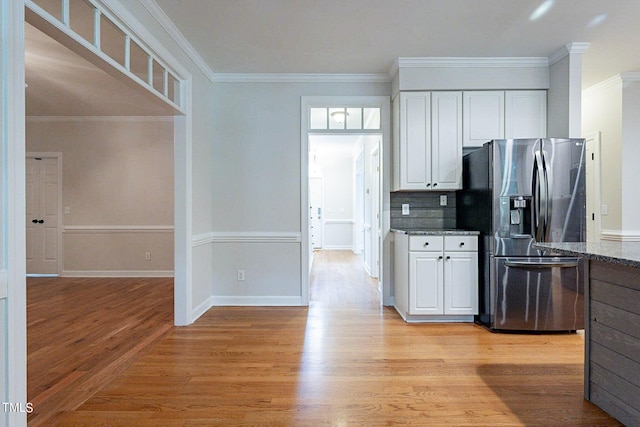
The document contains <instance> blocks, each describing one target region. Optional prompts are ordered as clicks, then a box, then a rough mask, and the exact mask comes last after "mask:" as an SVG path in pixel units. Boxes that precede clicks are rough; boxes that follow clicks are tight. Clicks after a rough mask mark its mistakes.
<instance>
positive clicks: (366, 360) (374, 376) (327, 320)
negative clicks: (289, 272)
mask: <svg viewBox="0 0 640 427" xmlns="http://www.w3.org/2000/svg"><path fill="white" fill-rule="evenodd" d="M323 255H327V256H334V255H335V256H338V255H339V254H323ZM354 259H355V258H352V261H353V260H354ZM322 260H323V258H322V257H319V258H317V259H316V261H320V262H318V263H317V264H315V265H314V272H313V274H314V284H313V286H314V287H315V286H318V287H322V286H330V285H332V284H333V283H335V282H340V281H341V279H340V277H339V276H340V275H339V274H338V275H337V276H335V275H334V273H335V272H336V270H342V269H343V268H344V269H345V271H346V270H349V269H347V268H346V266H345V265H340V266H338V265H336V264H333V265H332V266H331V265H327V264H324V263H323V262H321V261H322ZM348 263H349V264H352V267H354V268H357V269H360V268H362V267H361V265H359V264H357V263H355V262H351V261H350V262H348ZM323 270H334V273H331V274H329V273H328V271H323ZM360 272H361V270H352V271H350V272H347V273H345V274H347V275H349V276H350V277H361V278H362V277H363V276H362V275H361V274H360ZM336 274H337V273H336ZM351 275H353V276H351ZM322 277H327V278H329V277H331V279H327V280H323V279H321V278H322ZM365 279H366V277H365ZM330 282H331V283H330ZM347 282H348V283H351V284H352V285H353V286H354V287H355V286H361V287H362V288H363V289H368V290H369V291H371V288H372V287H373V288H374V289H375V288H376V285H374V284H373V283H372V281H370V280H358V283H359V285H356V279H353V280H352V279H350V280H347V281H346V282H344V283H347ZM344 283H343V285H344ZM369 293H371V292H369ZM375 293H376V292H374V294H375ZM348 294H350V295H357V291H355V290H353V291H351V292H348ZM311 295H312V297H313V298H315V299H313V300H312V303H311V304H310V306H309V307H216V308H213V309H211V310H209V311H208V312H207V313H206V314H205V315H204V316H202V317H201V318H200V319H199V320H198V321H197V322H195V324H193V325H191V326H189V327H183V328H172V329H171V331H170V332H169V333H168V334H166V335H165V336H163V337H162V338H161V339H160V340H159V341H158V342H157V343H156V344H154V346H153V348H152V349H150V350H149V351H147V352H146V353H144V354H142V355H141V356H140V357H139V358H138V359H137V360H136V361H135V362H134V363H133V364H131V365H130V366H129V367H128V368H127V369H126V370H124V371H123V372H122V373H120V374H119V375H116V376H114V379H113V381H111V382H109V383H108V384H106V385H105V386H104V388H103V389H102V390H100V391H98V392H97V393H95V394H94V395H93V397H91V398H89V399H88V400H87V401H86V402H84V403H83V404H82V405H80V406H79V407H78V408H76V409H75V410H68V411H67V412H65V413H63V414H62V416H61V417H59V418H57V419H56V420H57V421H58V425H61V426H154V427H158V426H213V425H225V426H230V425H243V426H244V425H274V426H318V425H331V426H342V425H345V426H346V425H353V426H365V425H366V426H383V425H419V426H442V425H453V426H463V425H464V426H518V425H526V426H538V425H539V426H551V425H555V426H560V425H570V426H576V425H582V426H595V425H599V426H617V425H620V424H619V423H617V422H616V421H615V420H613V419H611V418H610V417H609V416H608V415H606V414H605V413H604V412H602V411H601V410H600V409H598V408H597V407H595V406H594V405H592V404H590V403H588V402H586V401H585V400H584V399H583V395H582V375H583V353H582V352H583V338H582V337H581V336H580V335H577V334H572V335H569V334H566V335H516V334H494V333H491V332H488V331H486V330H485V329H483V328H481V327H479V326H477V325H474V324H406V323H405V322H403V321H402V320H401V319H400V317H399V316H398V315H397V314H396V313H395V311H394V310H393V309H392V308H381V307H380V305H379V304H378V303H370V302H367V303H363V301H364V300H368V299H369V298H370V297H369V296H367V297H363V298H358V297H357V296H356V297H355V299H354V300H353V301H352V302H353V303H349V302H348V299H349V298H347V296H345V295H347V293H345V290H344V289H342V288H341V289H340V290H337V289H334V290H330V291H327V290H321V289H319V288H318V289H314V288H312V293H311ZM322 295H329V296H330V297H329V299H328V300H325V299H324V298H323V297H322V298H321V296H322ZM336 297H337V298H338V299H339V301H340V304H334V303H328V302H327V301H334V298H336Z"/></svg>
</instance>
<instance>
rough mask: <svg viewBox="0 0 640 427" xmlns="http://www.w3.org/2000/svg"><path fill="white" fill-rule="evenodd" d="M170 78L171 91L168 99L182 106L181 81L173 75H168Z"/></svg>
mask: <svg viewBox="0 0 640 427" xmlns="http://www.w3.org/2000/svg"><path fill="white" fill-rule="evenodd" d="M168 78H169V90H168V93H167V98H169V99H170V100H171V101H173V102H174V103H176V104H177V105H180V81H179V80H178V79H177V78H176V77H175V76H174V75H173V74H171V73H169V74H168Z"/></svg>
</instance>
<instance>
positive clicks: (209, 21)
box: [155, 0, 640, 87]
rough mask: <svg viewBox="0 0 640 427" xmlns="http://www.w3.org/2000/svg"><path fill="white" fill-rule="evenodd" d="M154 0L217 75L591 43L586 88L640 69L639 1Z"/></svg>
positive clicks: (339, 69)
mask: <svg viewBox="0 0 640 427" xmlns="http://www.w3.org/2000/svg"><path fill="white" fill-rule="evenodd" d="M155 1H156V3H157V4H158V5H159V6H160V7H161V8H162V9H163V10H164V11H165V13H166V14H167V15H168V16H169V18H170V19H171V20H172V21H173V22H174V23H175V24H176V26H177V27H178V28H179V30H180V31H181V32H182V33H183V34H184V36H185V37H186V38H187V39H188V40H189V42H190V43H191V44H192V45H193V46H194V47H195V49H196V50H197V51H198V52H199V54H200V55H201V56H202V57H203V59H204V60H205V61H206V62H207V63H208V64H209V66H210V67H211V69H212V70H213V71H214V72H216V73H384V74H386V73H387V72H388V71H389V69H390V68H391V66H392V64H393V61H394V60H395V59H396V58H398V57H501V56H506V57H517V56H525V57H548V56H550V55H552V54H554V53H555V52H557V51H558V50H559V49H560V48H561V47H562V46H564V45H566V44H567V43H571V42H589V43H591V46H590V47H589V49H588V50H587V52H586V53H585V55H584V61H583V87H589V86H592V85H594V84H596V83H599V82H601V81H603V80H605V79H607V78H609V77H611V76H613V75H616V74H619V73H622V72H625V71H636V70H637V71H640V30H639V29H638V28H639V27H638V22H640V1H638V0H615V1H610V0H397V1H395V0H394V1H392V0H350V1H344V0H321V1H318V0H268V1H267V0H207V1H203V0H181V1H175V0H155ZM541 6H542V7H541ZM545 8H546V10H547V12H546V13H541V12H543V9H545ZM536 11H537V16H538V17H537V19H536V15H534V14H536Z"/></svg>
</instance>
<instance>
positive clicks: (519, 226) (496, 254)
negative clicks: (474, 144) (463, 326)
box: [456, 138, 586, 331]
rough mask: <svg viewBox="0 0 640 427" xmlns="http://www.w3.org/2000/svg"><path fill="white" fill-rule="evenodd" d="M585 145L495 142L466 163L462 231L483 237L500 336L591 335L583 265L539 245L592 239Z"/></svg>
mask: <svg viewBox="0 0 640 427" xmlns="http://www.w3.org/2000/svg"><path fill="white" fill-rule="evenodd" d="M584 157H585V142H584V140H583V139H559V138H545V139H506V140H494V141H490V142H488V143H486V144H484V145H483V146H482V148H480V149H478V150H476V151H473V152H471V153H468V154H467V155H465V156H464V163H463V165H464V166H463V190H462V191H460V192H458V194H457V200H456V202H457V203H456V205H457V212H456V213H457V221H458V227H459V228H464V229H469V230H478V231H480V232H481V237H480V247H479V250H480V256H479V259H480V266H479V267H480V299H481V300H480V315H479V316H478V317H477V320H478V321H479V322H480V323H482V324H484V325H486V326H487V327H489V328H490V329H492V330H496V331H499V330H502V331H575V330H578V329H583V328H584V304H583V294H584V293H583V287H584V286H583V281H582V280H583V279H582V276H583V265H582V262H581V260H580V259H578V258H571V257H563V256H555V255H554V254H552V253H548V252H546V251H541V250H538V249H536V248H535V247H534V246H533V245H534V243H535V242H536V241H537V242H543V241H544V242H580V241H585V239H586V206H585V204H586V203H585V200H586V194H585V158H584Z"/></svg>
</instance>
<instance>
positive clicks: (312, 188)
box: [309, 178, 324, 249]
mask: <svg viewBox="0 0 640 427" xmlns="http://www.w3.org/2000/svg"><path fill="white" fill-rule="evenodd" d="M323 187H324V182H323V179H322V178H309V214H310V217H309V219H310V222H309V223H310V228H311V230H310V231H311V247H312V248H313V249H322V232H323V230H322V226H323V224H322V206H323V198H324V188H323Z"/></svg>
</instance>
